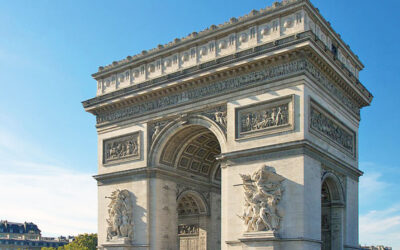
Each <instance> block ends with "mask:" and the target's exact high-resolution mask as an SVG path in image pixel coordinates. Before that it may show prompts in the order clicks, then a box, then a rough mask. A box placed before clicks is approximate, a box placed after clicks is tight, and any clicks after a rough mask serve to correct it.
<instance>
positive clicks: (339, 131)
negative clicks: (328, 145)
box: [309, 100, 356, 157]
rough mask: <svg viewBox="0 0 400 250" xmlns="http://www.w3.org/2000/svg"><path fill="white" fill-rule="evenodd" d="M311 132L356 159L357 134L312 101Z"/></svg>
mask: <svg viewBox="0 0 400 250" xmlns="http://www.w3.org/2000/svg"><path fill="white" fill-rule="evenodd" d="M309 124H310V125H309V128H310V131H311V132H312V133H314V134H316V135H317V136H322V137H323V138H326V139H327V140H328V141H330V142H333V143H334V144H335V145H336V146H338V148H339V149H341V150H342V151H344V152H346V153H348V154H350V155H351V156H353V157H355V152H356V133H355V132H354V131H353V130H351V129H350V128H349V127H347V126H346V125H344V124H343V123H342V122H340V121H339V120H338V119H337V118H336V117H334V116H333V115H331V114H330V113H329V112H328V111H327V110H325V109H324V108H322V107H321V106H320V105H319V104H317V103H316V102H315V101H313V100H311V101H310V114H309Z"/></svg>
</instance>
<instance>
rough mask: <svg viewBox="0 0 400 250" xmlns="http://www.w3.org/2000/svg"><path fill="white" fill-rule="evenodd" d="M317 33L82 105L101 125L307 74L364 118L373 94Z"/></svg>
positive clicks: (202, 65)
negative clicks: (349, 74)
mask: <svg viewBox="0 0 400 250" xmlns="http://www.w3.org/2000/svg"><path fill="white" fill-rule="evenodd" d="M313 37H314V34H313V33H311V31H307V32H303V33H299V34H296V35H293V36H289V37H286V38H284V39H281V40H276V41H274V42H271V43H268V44H264V45H261V46H258V47H255V48H251V49H248V50H244V51H241V52H237V53H235V54H234V55H229V56H226V57H224V58H220V59H218V60H214V61H211V62H207V63H204V64H201V65H198V66H196V67H192V68H189V69H186V70H184V71H180V72H177V73H176V74H170V75H169V77H165V78H160V79H154V80H149V81H146V82H144V83H141V84H138V85H133V86H131V87H129V88H125V89H121V90H119V91H116V92H112V93H109V94H107V95H103V96H98V97H96V98H93V99H90V100H88V101H85V102H83V105H84V107H85V109H86V111H88V112H91V113H93V114H95V115H96V116H97V123H98V126H102V125H106V124H110V123H114V122H118V121H122V120H125V119H130V118H133V117H135V116H138V115H143V114H146V113H151V112H153V111H160V110H163V109H165V108H171V107H173V106H179V105H184V104H186V103H191V102H193V101H198V100H201V98H209V97H213V96H216V95H221V94H226V92H227V91H228V92H232V91H236V90H239V89H241V88H244V87H253V86H257V85H259V84H267V83H268V82H270V81H273V80H278V79H281V78H285V77H289V76H295V75H298V74H304V75H306V76H309V77H311V78H312V79H314V80H315V81H317V82H319V83H320V85H321V86H322V88H324V89H325V90H326V91H327V92H328V93H330V94H331V95H332V96H333V97H334V98H335V99H336V100H338V102H339V103H341V104H343V105H344V106H345V107H346V108H347V109H348V110H349V111H350V112H351V113H353V114H354V115H355V116H356V117H358V118H359V110H360V108H361V107H363V106H366V105H368V104H369V102H370V100H371V99H372V95H370V93H369V92H368V91H367V90H366V89H365V88H363V86H362V85H361V84H357V81H358V80H357V81H356V79H355V78H353V81H351V79H348V78H347V77H346V75H345V73H343V69H340V68H338V65H337V62H336V63H335V61H334V60H332V57H333V55H332V53H331V52H330V51H326V50H324V49H323V48H322V46H320V44H318V42H316V41H315V39H313ZM328 61H330V63H328ZM340 72H342V73H341V74H339V73H340ZM174 76H175V77H174ZM173 77H174V78H173ZM231 85H232V86H231Z"/></svg>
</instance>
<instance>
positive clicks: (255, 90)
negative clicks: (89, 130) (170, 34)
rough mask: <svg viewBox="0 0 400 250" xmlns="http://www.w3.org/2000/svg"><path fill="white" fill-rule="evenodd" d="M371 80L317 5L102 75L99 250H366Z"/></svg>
mask: <svg viewBox="0 0 400 250" xmlns="http://www.w3.org/2000/svg"><path fill="white" fill-rule="evenodd" d="M363 67H364V66H363V64H362V63H361V62H360V60H359V59H358V57H357V56H356V55H355V54H354V53H353V51H352V50H350V47H349V46H348V45H347V44H346V43H345V42H344V41H343V40H342V39H341V38H340V35H338V34H337V33H336V32H335V31H334V30H333V29H332V27H331V25H330V23H329V22H327V21H326V20H325V19H324V18H323V17H322V16H321V14H320V13H319V11H318V9H317V8H315V7H314V6H313V5H312V4H311V3H310V2H309V1H307V0H286V1H282V2H276V3H274V4H273V6H270V7H267V8H265V9H261V10H253V11H251V12H250V13H249V14H247V15H245V16H243V17H240V18H231V19H230V20H229V21H227V22H226V23H223V24H220V25H211V26H210V27H208V28H207V29H205V30H203V31H201V32H198V33H197V32H193V33H192V34H190V35H189V36H187V37H184V38H176V39H175V40H174V41H172V42H170V43H168V44H165V45H158V47H157V48H155V49H152V50H149V51H143V52H142V53H141V54H139V55H135V56H128V57H127V58H126V59H124V60H121V61H115V62H113V63H112V64H110V65H108V66H104V67H99V71H98V72H96V73H94V74H93V77H94V78H95V79H96V81H97V96H96V97H94V98H92V99H90V100H87V101H84V102H83V106H84V108H85V110H86V111H87V112H90V113H92V114H94V115H95V116H96V119H97V125H96V129H97V132H98V162H99V165H98V175H96V176H95V179H96V180H97V183H98V216H99V217H98V236H99V241H98V242H99V248H100V249H146V250H147V249H151V250H160V249H163V250H175V249H181V250H197V249H200V250H205V249H209V250H215V249H224V250H225V249H226V250H227V249H231V250H239V249H240V250H242V249H290V250H296V249H299V250H300V249H304V250H306V249H307V250H310V249H324V250H340V249H359V242H358V181H359V177H360V176H361V175H362V172H361V171H360V170H359V169H358V136H359V135H358V128H359V123H360V110H361V108H362V107H365V106H368V105H369V104H370V102H371V101H372V95H371V93H370V92H369V91H368V90H367V89H366V88H365V87H364V86H363V85H362V84H361V83H360V81H359V79H358V73H359V71H360V70H362V69H363Z"/></svg>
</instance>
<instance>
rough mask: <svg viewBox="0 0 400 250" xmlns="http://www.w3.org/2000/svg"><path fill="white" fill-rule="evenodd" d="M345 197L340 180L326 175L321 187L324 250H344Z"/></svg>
mask: <svg viewBox="0 0 400 250" xmlns="http://www.w3.org/2000/svg"><path fill="white" fill-rule="evenodd" d="M343 223H344V197H343V190H342V185H341V183H340V180H339V179H338V178H337V176H336V175H334V174H332V173H329V172H327V173H325V175H324V176H323V178H322V185H321V241H322V247H321V249H322V250H336V249H343Z"/></svg>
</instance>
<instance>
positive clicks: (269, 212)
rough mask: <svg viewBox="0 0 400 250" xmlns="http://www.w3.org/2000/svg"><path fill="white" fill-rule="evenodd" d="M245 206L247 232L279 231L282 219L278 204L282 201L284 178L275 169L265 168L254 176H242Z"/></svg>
mask: <svg viewBox="0 0 400 250" xmlns="http://www.w3.org/2000/svg"><path fill="white" fill-rule="evenodd" d="M240 176H241V177H242V180H243V188H244V196H245V205H244V211H243V215H242V216H240V218H242V219H243V221H244V223H245V225H246V231H247V232H255V231H273V232H276V231H277V230H278V229H279V223H280V220H281V217H280V215H279V211H278V207H277V205H278V203H279V201H280V200H281V196H282V192H283V188H282V184H281V182H282V181H283V180H284V178H283V177H282V176H280V175H278V174H276V172H275V169H274V168H272V167H268V166H263V167H262V168H260V169H259V170H257V171H255V172H254V173H253V174H252V175H247V174H243V175H242V174H241V175H240Z"/></svg>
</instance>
